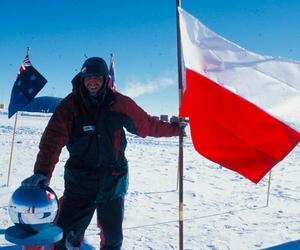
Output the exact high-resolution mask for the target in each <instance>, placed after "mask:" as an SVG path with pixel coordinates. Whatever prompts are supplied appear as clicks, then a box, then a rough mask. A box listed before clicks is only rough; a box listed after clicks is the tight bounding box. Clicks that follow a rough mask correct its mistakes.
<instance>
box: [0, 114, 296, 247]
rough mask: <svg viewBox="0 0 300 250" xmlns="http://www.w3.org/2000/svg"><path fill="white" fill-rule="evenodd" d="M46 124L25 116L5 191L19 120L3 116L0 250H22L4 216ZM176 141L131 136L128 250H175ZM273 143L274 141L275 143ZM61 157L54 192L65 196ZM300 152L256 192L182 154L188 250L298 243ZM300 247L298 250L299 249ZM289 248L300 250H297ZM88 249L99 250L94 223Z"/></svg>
mask: <svg viewBox="0 0 300 250" xmlns="http://www.w3.org/2000/svg"><path fill="white" fill-rule="evenodd" d="M48 119H49V117H39V116H32V115H30V114H29V116H20V115H19V119H18V123H17V130H16V138H15V148H14V154H13V161H12V171H11V176H10V185H9V186H8V187H7V186H6V183H7V173H8V165H9V155H10V149H11V140H12V134H13V123H14V117H13V118H12V119H10V120H8V119H7V115H5V114H0V248H3V249H20V247H17V246H14V245H13V244H12V243H10V242H7V241H6V240H5V239H4V231H5V229H6V228H8V227H9V226H11V225H12V223H11V221H10V219H9V217H8V211H7V205H8V203H9V199H10V196H11V194H12V192H13V191H14V190H15V189H16V188H17V187H18V186H19V184H20V182H21V180H23V179H24V178H26V177H28V176H29V175H31V174H32V168H33V164H34V161H35V158H36V154H37V151H38V143H39V139H40V137H41V134H42V132H43V129H44V127H45V126H46V124H47V121H48ZM177 141H178V139H177V138H159V139H155V138H150V137H148V138H146V139H141V138H138V137H136V136H133V135H130V134H128V142H129V143H128V148H127V157H128V160H129V164H130V185H129V191H128V195H127V196H126V210H125V220H124V244H123V249H126V250H129V249H137V250H140V249H178V221H177V219H178V191H176V174H177V158H178V156H177V152H178V143H177ZM274 143H276V141H274ZM67 157H68V154H67V151H66V150H63V152H62V154H61V157H60V161H59V163H58V164H57V166H56V169H55V172H54V174H53V178H52V181H51V187H52V188H53V189H54V190H55V191H56V192H57V194H58V195H61V194H62V192H63V166H64V163H65V161H66V159H67ZM299 160H300V149H299V147H296V148H295V150H294V151H293V152H292V153H290V155H289V156H288V157H287V158H286V159H285V160H284V161H283V162H281V163H279V164H278V165H277V166H276V167H275V168H274V169H273V170H272V183H271V194H270V203H269V206H268V207H266V199H267V184H268V177H265V178H264V179H263V180H262V181H261V182H260V183H259V184H257V185H255V184H253V183H251V182H250V181H248V180H246V179H244V178H243V177H241V176H239V175H238V174H235V173H234V172H232V171H229V170H226V169H224V168H221V167H220V166H218V165H216V164H214V163H212V162H210V161H208V160H206V159H204V158H203V157H202V156H200V155H199V154H198V153H196V152H195V150H194V149H193V146H192V144H191V140H190V138H189V137H187V138H186V139H185V147H184V249H195V250H198V249H217V250H222V249H231V250H233V249H236V250H243V249H264V248H268V247H271V246H274V245H279V244H283V243H287V242H291V241H296V240H299V239H300V194H299V191H300V181H299V177H300V167H299V165H300V161H299ZM297 246H298V248H297ZM297 246H294V247H292V248H276V249H300V244H297ZM83 248H84V249H99V230H98V228H97V225H96V220H95V218H93V221H92V222H91V224H90V226H89V228H88V229H87V231H86V235H85V245H84V247H83ZM274 249H275V248H274Z"/></svg>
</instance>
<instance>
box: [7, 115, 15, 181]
mask: <svg viewBox="0 0 300 250" xmlns="http://www.w3.org/2000/svg"><path fill="white" fill-rule="evenodd" d="M17 120H18V112H17V113H16V115H15V123H14V132H13V137H12V141H11V148H10V157H9V165H8V173H7V182H6V186H8V185H9V178H10V172H11V163H12V155H13V151H14V144H15V134H16V127H17Z"/></svg>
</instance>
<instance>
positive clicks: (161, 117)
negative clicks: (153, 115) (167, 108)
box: [160, 115, 169, 122]
mask: <svg viewBox="0 0 300 250" xmlns="http://www.w3.org/2000/svg"><path fill="white" fill-rule="evenodd" d="M160 120H161V121H163V122H167V121H169V117H168V115H160Z"/></svg>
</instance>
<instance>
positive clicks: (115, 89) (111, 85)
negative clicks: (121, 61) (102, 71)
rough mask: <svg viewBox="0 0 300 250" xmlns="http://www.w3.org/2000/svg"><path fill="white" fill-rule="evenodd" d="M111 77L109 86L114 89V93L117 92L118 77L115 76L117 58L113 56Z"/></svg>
mask: <svg viewBox="0 0 300 250" xmlns="http://www.w3.org/2000/svg"><path fill="white" fill-rule="evenodd" d="M109 75H110V82H109V84H108V85H109V87H110V88H111V89H112V91H117V86H116V76H115V58H114V55H113V54H110V65H109Z"/></svg>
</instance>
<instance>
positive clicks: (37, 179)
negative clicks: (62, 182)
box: [21, 174, 50, 187]
mask: <svg viewBox="0 0 300 250" xmlns="http://www.w3.org/2000/svg"><path fill="white" fill-rule="evenodd" d="M49 182H50V181H49V178H48V177H47V176H45V175H43V174H33V175H32V176H30V177H28V178H26V179H25V180H23V181H22V182H21V186H23V187H38V186H41V187H47V186H49Z"/></svg>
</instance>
